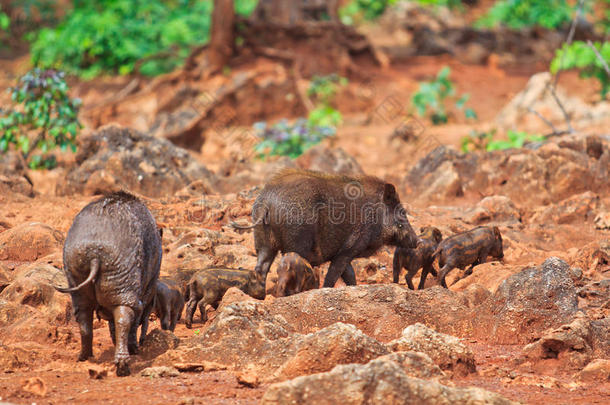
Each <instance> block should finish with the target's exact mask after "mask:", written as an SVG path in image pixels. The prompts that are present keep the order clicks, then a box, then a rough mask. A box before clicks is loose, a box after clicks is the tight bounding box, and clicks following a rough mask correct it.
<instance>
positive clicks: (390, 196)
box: [383, 183, 400, 205]
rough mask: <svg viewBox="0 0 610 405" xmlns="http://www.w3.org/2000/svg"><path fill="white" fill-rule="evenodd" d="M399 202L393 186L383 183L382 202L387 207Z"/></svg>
mask: <svg viewBox="0 0 610 405" xmlns="http://www.w3.org/2000/svg"><path fill="white" fill-rule="evenodd" d="M399 201H400V200H399V199H398V194H397V193H396V188H395V187H394V185H392V184H390V183H385V185H384V186H383V202H384V203H386V204H389V205H395V204H397V203H398V202H399Z"/></svg>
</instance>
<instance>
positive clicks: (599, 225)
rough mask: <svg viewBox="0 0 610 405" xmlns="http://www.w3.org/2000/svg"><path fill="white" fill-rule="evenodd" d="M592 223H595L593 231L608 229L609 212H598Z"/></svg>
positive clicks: (609, 225)
mask: <svg viewBox="0 0 610 405" xmlns="http://www.w3.org/2000/svg"><path fill="white" fill-rule="evenodd" d="M593 222H595V229H610V211H604V212H600V213H599V214H597V216H596V217H595V219H594V220H593Z"/></svg>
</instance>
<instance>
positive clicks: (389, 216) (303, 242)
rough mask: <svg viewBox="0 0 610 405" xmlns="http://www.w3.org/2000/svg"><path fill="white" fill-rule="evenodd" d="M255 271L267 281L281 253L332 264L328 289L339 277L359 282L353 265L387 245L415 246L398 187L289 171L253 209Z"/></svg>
mask: <svg viewBox="0 0 610 405" xmlns="http://www.w3.org/2000/svg"><path fill="white" fill-rule="evenodd" d="M252 219H253V221H254V224H253V225H251V226H247V227H244V226H239V225H237V224H233V226H234V227H236V228H241V229H247V228H254V245H255V249H256V252H257V256H258V259H257V263H256V271H257V272H258V273H260V274H261V275H262V276H263V279H265V278H266V276H267V273H268V272H269V268H270V266H271V264H272V263H273V260H274V259H275V256H276V255H277V253H278V252H279V251H281V252H284V253H287V252H295V253H298V254H299V255H300V256H301V257H303V258H304V259H305V260H307V261H308V262H309V263H310V264H311V265H312V266H318V265H320V264H322V263H325V262H327V261H330V267H329V269H328V272H327V274H326V278H325V279H324V287H333V286H334V285H335V282H336V281H337V279H338V278H339V277H341V278H343V280H344V281H345V283H346V284H347V285H355V284H356V275H355V273H354V269H353V268H352V265H351V262H352V260H353V259H355V258H357V257H368V256H371V255H372V254H374V253H375V252H376V251H377V250H378V249H379V248H380V247H381V246H383V245H394V246H402V247H407V248H408V247H415V246H416V244H417V241H418V240H417V235H415V232H413V229H412V228H411V225H410V224H409V221H408V220H407V215H406V212H405V210H404V208H403V207H402V206H401V204H400V199H399V198H398V194H397V193H396V189H395V188H394V186H393V185H392V184H390V183H386V182H384V181H383V180H380V179H378V178H376V177H371V176H359V177H348V176H342V175H335V174H326V173H320V172H315V171H308V170H298V169H286V170H283V171H281V172H279V173H278V174H277V175H276V176H275V177H273V179H271V181H269V183H267V184H266V185H265V187H264V188H263V190H262V191H261V192H260V194H259V195H258V197H257V199H256V201H255V203H254V206H253V208H252Z"/></svg>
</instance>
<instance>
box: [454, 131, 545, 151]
mask: <svg viewBox="0 0 610 405" xmlns="http://www.w3.org/2000/svg"><path fill="white" fill-rule="evenodd" d="M495 135H496V130H495V129H494V130H491V131H489V132H480V131H474V130H473V131H470V134H469V135H468V136H465V137H463V138H462V141H461V149H462V152H464V153H468V152H471V151H473V150H486V151H493V150H504V149H513V148H522V147H523V145H525V143H526V142H542V141H544V140H545V139H546V138H545V137H544V136H542V135H531V134H528V133H527V132H523V131H512V130H509V131H508V132H507V134H506V135H507V137H508V139H507V140H496V139H494V137H495Z"/></svg>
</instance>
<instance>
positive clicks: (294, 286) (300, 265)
mask: <svg viewBox="0 0 610 405" xmlns="http://www.w3.org/2000/svg"><path fill="white" fill-rule="evenodd" d="M319 287H320V280H319V279H318V277H317V275H316V274H315V272H314V271H313V269H312V268H311V265H310V264H309V263H308V262H307V260H305V259H303V258H302V257H301V256H299V255H298V254H296V253H292V252H291V253H286V254H285V255H284V256H282V259H281V260H280V264H279V265H278V267H277V284H276V287H275V288H276V289H275V296H276V297H287V296H289V295H294V294H298V293H300V292H303V291H308V290H313V289H315V288H319Z"/></svg>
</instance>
